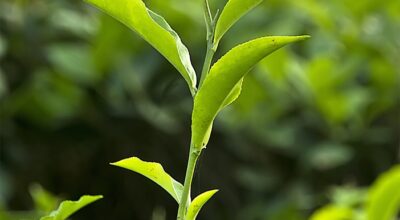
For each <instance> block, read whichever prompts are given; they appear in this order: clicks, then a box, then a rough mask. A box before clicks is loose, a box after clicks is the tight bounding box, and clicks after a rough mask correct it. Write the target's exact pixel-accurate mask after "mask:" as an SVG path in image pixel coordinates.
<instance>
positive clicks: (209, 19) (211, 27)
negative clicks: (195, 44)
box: [199, 0, 219, 89]
mask: <svg viewBox="0 0 400 220" xmlns="http://www.w3.org/2000/svg"><path fill="white" fill-rule="evenodd" d="M218 13H219V11H217V13H216V14H215V16H214V17H213V16H212V13H211V10H210V5H209V4H208V0H204V18H205V21H206V27H207V52H206V57H205V58H204V64H203V69H202V71H201V78H200V83H199V89H200V87H201V85H202V84H203V82H204V80H205V78H206V76H207V74H208V71H209V70H210V66H211V62H212V59H213V57H214V54H215V50H216V48H215V47H214V32H215V21H216V20H217V18H218Z"/></svg>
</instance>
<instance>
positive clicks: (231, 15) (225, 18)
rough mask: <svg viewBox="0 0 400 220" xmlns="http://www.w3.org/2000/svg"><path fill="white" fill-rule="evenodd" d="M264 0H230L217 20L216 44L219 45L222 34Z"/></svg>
mask: <svg viewBox="0 0 400 220" xmlns="http://www.w3.org/2000/svg"><path fill="white" fill-rule="evenodd" d="M262 1H263V0H229V1H228V3H226V5H225V7H224V9H223V10H222V13H221V15H220V17H219V18H218V21H217V26H216V27H215V35H214V45H215V47H217V46H218V43H219V41H220V40H221V38H222V36H224V34H225V33H226V32H227V31H228V30H229V28H230V27H232V25H234V24H235V23H236V21H238V20H239V19H240V18H241V17H242V16H243V15H245V14H246V13H247V12H248V11H250V10H251V9H252V8H254V7H255V6H257V5H258V4H260V3H261V2H262Z"/></svg>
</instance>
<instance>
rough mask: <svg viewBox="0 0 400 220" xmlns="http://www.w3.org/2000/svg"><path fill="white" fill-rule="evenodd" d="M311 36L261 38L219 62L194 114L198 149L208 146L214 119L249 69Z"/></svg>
mask: <svg viewBox="0 0 400 220" xmlns="http://www.w3.org/2000/svg"><path fill="white" fill-rule="evenodd" d="M306 38H308V36H280V37H279V36H277V37H263V38H258V39H255V40H252V41H249V42H247V43H244V44H241V45H239V46H237V47H235V48H233V49H232V50H230V51H229V52H228V53H227V54H225V55H224V56H223V57H222V58H221V59H220V60H218V61H217V62H216V63H215V64H214V65H213V66H212V67H211V70H210V73H209V74H208V76H207V78H206V79H205V81H204V83H203V85H202V87H201V89H200V90H199V91H198V93H197V95H196V97H195V100H194V107H193V114H192V141H193V144H194V147H195V148H196V149H201V148H204V147H205V146H206V145H207V142H208V137H209V135H208V134H209V132H210V131H211V126H212V123H213V121H214V118H215V117H216V116H217V114H218V112H219V111H220V109H221V108H222V107H223V106H224V103H225V104H226V103H227V102H229V101H226V100H227V98H228V97H230V94H231V93H232V90H233V89H234V88H235V86H236V85H237V84H238V83H239V81H240V80H241V79H242V78H243V77H244V76H245V74H246V73H247V72H249V70H250V69H252V68H253V67H254V65H256V64H257V63H258V62H259V61H260V60H262V59H263V58H264V57H266V56H268V55H269V54H271V53H272V52H274V51H275V50H277V49H279V48H281V47H283V46H285V45H287V44H289V43H293V42H297V41H300V40H304V39H306Z"/></svg>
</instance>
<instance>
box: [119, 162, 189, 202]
mask: <svg viewBox="0 0 400 220" xmlns="http://www.w3.org/2000/svg"><path fill="white" fill-rule="evenodd" d="M111 165H114V166H118V167H122V168H125V169H128V170H132V171H134V172H136V173H139V174H141V175H143V176H145V177H147V178H149V179H150V180H152V181H153V182H155V183H157V184H158V185H160V186H161V187H162V188H164V189H165V190H166V191H167V192H168V193H169V194H170V195H171V196H172V197H173V198H174V199H175V200H176V201H177V202H178V204H179V202H180V199H181V196H182V191H183V186H182V184H180V183H179V182H178V181H176V180H175V179H174V178H172V177H171V176H170V175H169V174H168V173H166V172H165V171H164V168H163V167H162V166H161V164H159V163H154V162H146V161H142V160H141V159H139V158H137V157H131V158H127V159H123V160H121V161H118V162H115V163H112V164H111Z"/></svg>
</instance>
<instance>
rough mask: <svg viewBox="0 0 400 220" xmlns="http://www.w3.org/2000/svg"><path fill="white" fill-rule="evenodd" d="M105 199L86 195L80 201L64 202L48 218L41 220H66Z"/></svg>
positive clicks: (99, 196)
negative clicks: (80, 210)
mask: <svg viewBox="0 0 400 220" xmlns="http://www.w3.org/2000/svg"><path fill="white" fill-rule="evenodd" d="M101 198H103V196H101V195H98V196H90V195H85V196H82V197H81V198H80V199H79V200H78V201H69V200H68V201H64V202H62V203H61V204H60V207H59V208H58V209H57V210H56V211H53V212H51V213H50V214H49V215H48V216H44V217H42V218H41V219H40V220H64V219H67V218H68V217H69V216H71V215H72V214H74V213H75V212H77V211H78V210H79V209H81V208H83V207H85V206H87V205H89V204H90V203H93V202H95V201H97V200H99V199H101Z"/></svg>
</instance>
